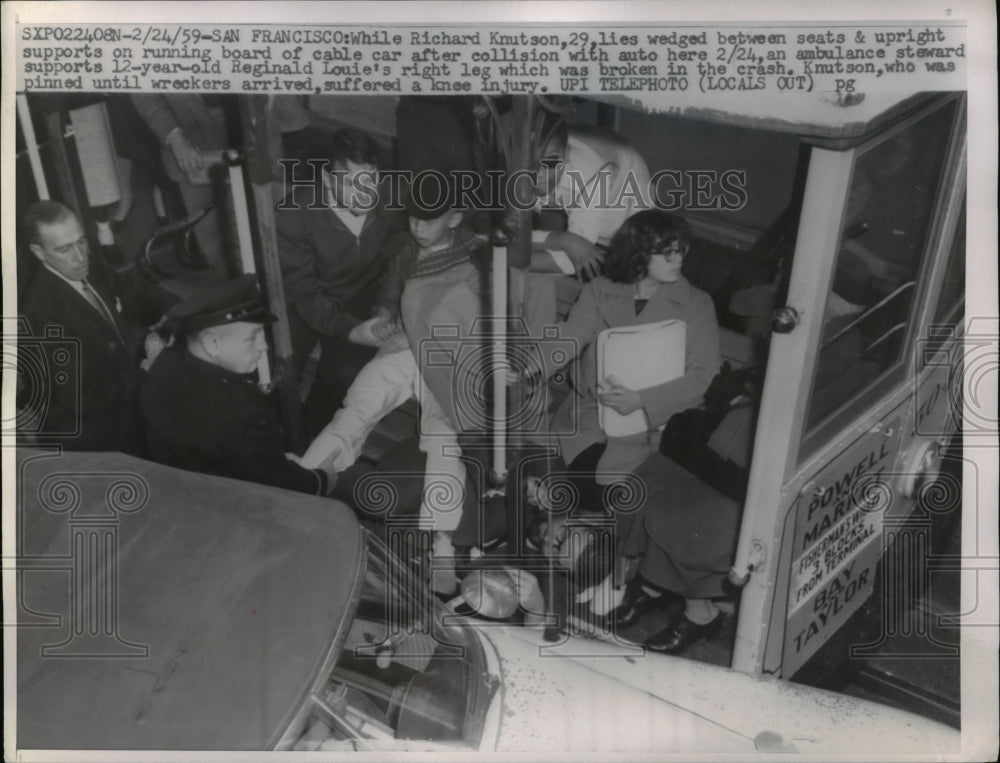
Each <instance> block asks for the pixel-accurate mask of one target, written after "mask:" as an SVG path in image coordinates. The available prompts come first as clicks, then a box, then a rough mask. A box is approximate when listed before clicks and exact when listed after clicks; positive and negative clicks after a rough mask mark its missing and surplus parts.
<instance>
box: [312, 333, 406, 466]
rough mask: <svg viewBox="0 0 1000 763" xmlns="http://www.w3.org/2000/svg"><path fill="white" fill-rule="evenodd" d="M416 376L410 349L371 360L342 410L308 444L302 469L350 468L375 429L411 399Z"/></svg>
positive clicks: (358, 378)
mask: <svg viewBox="0 0 1000 763" xmlns="http://www.w3.org/2000/svg"><path fill="white" fill-rule="evenodd" d="M415 375H416V363H415V362H414V361H413V353H411V352H410V350H409V348H406V349H405V350H403V351H401V352H394V353H390V354H388V355H377V356H376V357H374V358H372V360H371V361H370V362H369V363H367V364H366V365H365V367H364V368H362V369H361V371H360V372H359V373H358V375H357V377H356V378H355V379H354V383H353V384H351V387H350V389H348V391H347V396H346V397H345V398H344V407H343V408H341V409H340V410H338V411H337V412H336V413H335V414H334V416H333V419H331V421H330V423H329V424H327V425H326V426H325V427H324V428H323V430H322V431H321V432H320V433H319V434H318V435H317V436H316V438H315V439H314V440H313V441H312V443H310V445H309V448H308V450H306V452H305V455H303V456H302V461H301V463H302V465H303V466H305V467H307V468H309V469H314V468H316V467H318V466H319V465H320V464H321V463H323V462H324V461H326V460H327V459H328V458H333V468H334V469H336V470H337V471H338V472H340V471H343V470H344V469H346V468H347V467H349V466H351V465H352V464H353V463H354V462H355V461H357V459H358V454H360V452H361V448H362V447H363V446H364V444H365V440H366V439H367V438H368V435H369V434H371V431H372V430H373V429H374V428H375V426H376V425H377V424H378V423H379V422H380V421H381V420H382V419H383V418H384V417H385V416H386V415H387V414H388V413H390V412H391V411H393V410H395V409H396V408H398V407H399V406H400V405H402V404H403V403H405V402H406V401H407V400H408V399H409V398H410V397H411V396H412V394H413V391H412V390H413V377H414V376H415Z"/></svg>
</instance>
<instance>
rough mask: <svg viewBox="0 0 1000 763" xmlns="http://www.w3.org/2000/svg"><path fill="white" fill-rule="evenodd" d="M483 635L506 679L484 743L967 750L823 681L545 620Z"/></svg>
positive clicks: (583, 747)
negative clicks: (555, 639) (565, 628)
mask: <svg viewBox="0 0 1000 763" xmlns="http://www.w3.org/2000/svg"><path fill="white" fill-rule="evenodd" d="M481 632H482V633H484V635H485V636H486V638H487V639H488V640H489V641H490V642H491V643H492V644H493V645H494V646H495V649H496V654H497V656H498V662H499V670H500V672H501V674H502V682H503V688H502V690H501V695H500V697H499V699H498V700H496V701H495V702H494V706H493V707H492V708H491V710H490V715H492V716H493V718H492V719H490V720H491V721H492V722H488V723H487V728H486V733H485V734H484V740H483V741H484V745H488V744H490V743H495V745H496V749H497V750H501V751H528V750H534V751H539V750H551V751H559V752H598V751H601V752H603V751H608V752H611V751H614V752H676V753H686V752H702V753H726V752H743V753H747V752H754V751H757V752H781V753H789V752H792V753H795V752H798V753H826V754H854V755H873V754H880V753H886V754H897V755H898V754H900V753H904V752H911V753H915V754H919V755H926V756H928V757H934V756H937V755H944V754H948V753H951V754H956V753H958V752H960V751H961V735H960V733H959V732H958V731H956V730H954V729H952V728H949V727H947V726H944V725H942V724H939V723H935V722H933V721H929V720H927V719H925V718H921V717H919V716H916V715H913V714H911V713H906V712H903V711H899V710H895V709H892V708H888V707H885V706H882V705H878V704H875V703H871V702H866V701H863V700H858V699H854V698H851V697H845V696H841V695H838V694H833V693H831V692H826V691H822V690H820V689H814V688H811V687H807V686H801V685H798V684H793V683H789V682H786V681H781V680H778V679H774V678H765V677H760V676H753V675H749V674H746V673H741V672H739V671H734V670H730V669H729V668H722V667H719V666H716V665H708V664H705V663H699V662H695V661H693V660H688V659H684V658H681V657H668V656H663V655H655V654H642V653H641V650H636V649H635V648H634V647H625V646H622V645H612V644H608V643H603V642H600V641H596V640H590V639H586V640H584V639H579V638H572V637H569V638H567V639H566V640H565V641H563V642H562V643H560V644H557V645H551V644H546V643H545V642H544V641H543V640H542V637H541V633H540V631H539V630H538V629H531V628H490V629H487V630H483V631H481ZM491 736H495V742H494V740H493V739H491V738H490V737H491Z"/></svg>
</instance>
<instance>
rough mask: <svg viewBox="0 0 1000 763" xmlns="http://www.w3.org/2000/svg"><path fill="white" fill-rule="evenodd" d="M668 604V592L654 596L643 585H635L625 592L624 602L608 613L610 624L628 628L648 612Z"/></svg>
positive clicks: (615, 626)
mask: <svg viewBox="0 0 1000 763" xmlns="http://www.w3.org/2000/svg"><path fill="white" fill-rule="evenodd" d="M666 605H667V596H666V594H662V593H661V594H660V595H659V596H653V595H651V594H650V593H649V592H648V591H646V590H645V589H644V588H643V587H642V586H635V587H634V588H632V589H631V590H630V591H629V592H628V593H626V594H625V599H624V600H623V601H622V603H621V604H619V605H618V606H617V607H615V608H614V609H613V610H611V611H610V612H609V613H608V615H607V617H608V624H609V625H610V626H611V627H614V628H628V627H629V626H630V625H634V624H635V623H637V622H639V620H640V619H641V618H642V616H643V615H645V614H646V613H647V612H652V611H653V610H656V609H660V608H662V607H665V606H666Z"/></svg>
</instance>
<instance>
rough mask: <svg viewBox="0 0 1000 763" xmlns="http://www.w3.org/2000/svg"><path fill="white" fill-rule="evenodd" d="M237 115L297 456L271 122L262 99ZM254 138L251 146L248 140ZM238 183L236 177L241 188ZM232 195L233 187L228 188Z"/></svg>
mask: <svg viewBox="0 0 1000 763" xmlns="http://www.w3.org/2000/svg"><path fill="white" fill-rule="evenodd" d="M240 116H241V121H242V123H243V135H244V140H245V141H246V142H247V143H248V146H250V148H249V149H248V151H247V160H246V163H245V165H244V171H245V173H246V177H247V179H248V180H249V181H250V192H251V195H252V196H253V209H254V218H255V220H256V223H257V240H258V244H259V249H258V251H259V255H260V256H259V260H258V263H259V266H260V267H259V270H260V274H261V277H262V280H263V284H264V293H265V297H266V298H267V304H268V309H269V310H270V311H271V314H272V315H274V316H275V317H276V318H277V321H275V323H274V324H272V326H271V339H272V341H273V343H274V347H273V348H272V349H273V355H274V370H275V373H276V375H277V378H278V379H279V380H280V383H279V384H278V390H277V391H278V403H279V406H280V410H281V417H282V421H283V422H284V425H285V432H286V433H287V435H288V439H289V445H290V446H291V448H292V449H293V450H295V451H297V452H300V453H301V452H302V450H304V449H305V446H306V441H305V439H306V438H305V431H304V429H303V425H302V424H303V422H302V400H301V399H300V397H299V380H298V374H297V373H296V372H295V363H294V361H293V358H292V336H291V333H290V332H289V329H288V308H287V305H286V304H285V290H284V287H283V285H282V281H281V265H280V263H279V260H278V239H277V233H276V229H275V224H274V199H273V197H272V196H271V169H272V167H273V166H274V162H273V161H272V157H271V155H270V150H269V146H268V129H267V123H268V119H269V118H270V115H269V109H268V99H267V97H266V96H246V97H241V99H240ZM251 135H252V136H253V140H252V142H251V140H250V136H251ZM242 180H243V178H240V181H241V183H242ZM233 192H234V194H235V192H236V188H234V189H233Z"/></svg>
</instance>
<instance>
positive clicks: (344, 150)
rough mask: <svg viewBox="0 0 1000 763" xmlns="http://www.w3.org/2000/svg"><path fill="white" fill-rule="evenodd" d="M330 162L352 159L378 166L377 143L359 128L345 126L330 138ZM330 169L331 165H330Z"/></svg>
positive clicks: (356, 162) (342, 161)
mask: <svg viewBox="0 0 1000 763" xmlns="http://www.w3.org/2000/svg"><path fill="white" fill-rule="evenodd" d="M329 154H330V156H329V159H330V164H331V165H332V164H333V163H334V162H341V163H344V162H347V161H352V162H354V163H355V164H373V165H375V166H376V167H378V164H379V161H378V144H377V143H375V141H374V140H373V139H372V138H371V136H370V135H366V134H365V133H363V132H361V131H360V130H354V129H352V128H350V127H345V128H343V129H341V130H337V132H335V133H334V134H333V136H332V137H331V138H330V146H329ZM331 169H332V167H331Z"/></svg>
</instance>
